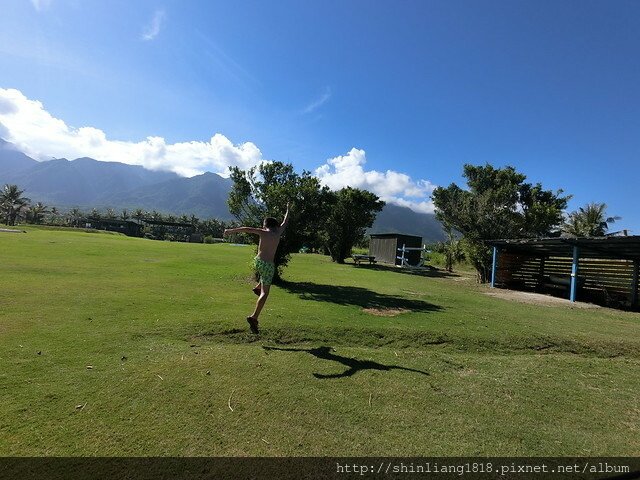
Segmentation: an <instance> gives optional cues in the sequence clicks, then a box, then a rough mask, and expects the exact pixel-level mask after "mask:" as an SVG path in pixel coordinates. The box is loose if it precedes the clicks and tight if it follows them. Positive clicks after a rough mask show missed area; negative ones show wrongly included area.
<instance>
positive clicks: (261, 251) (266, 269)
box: [224, 203, 289, 333]
mask: <svg viewBox="0 0 640 480" xmlns="http://www.w3.org/2000/svg"><path fill="white" fill-rule="evenodd" d="M287 223H289V204H288V203H287V212H286V213H285V215H284V220H282V223H281V224H279V225H278V221H277V220H276V219H275V218H273V217H267V218H265V219H264V222H263V223H262V228H253V227H238V228H228V229H226V230H225V231H224V235H228V234H230V233H251V234H254V235H259V236H260V243H259V244H258V255H257V256H256V258H255V259H254V262H255V267H256V270H257V271H258V273H259V274H260V282H259V283H258V285H256V286H255V287H254V288H253V292H254V293H255V294H256V295H259V297H258V301H257V302H256V308H255V310H254V311H253V313H252V314H251V315H250V316H248V317H247V322H249V327H250V328H251V332H252V333H258V332H259V330H258V316H259V315H260V312H261V311H262V307H264V304H265V302H266V301H267V297H268V296H269V289H270V288H271V281H272V280H273V275H274V273H275V271H276V268H275V264H274V263H273V259H274V257H275V255H276V249H277V248H278V244H279V243H280V237H281V236H282V233H283V232H284V229H285V228H287Z"/></svg>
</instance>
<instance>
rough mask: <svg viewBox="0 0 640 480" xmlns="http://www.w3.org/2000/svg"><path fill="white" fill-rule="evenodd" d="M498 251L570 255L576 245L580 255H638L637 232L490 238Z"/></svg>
mask: <svg viewBox="0 0 640 480" xmlns="http://www.w3.org/2000/svg"><path fill="white" fill-rule="evenodd" d="M486 243H487V244H489V245H491V246H495V247H498V248H499V249H500V251H501V252H509V253H519V254H523V255H531V256H538V257H571V256H573V247H574V246H577V247H578V249H579V255H580V257H582V258H585V257H589V258H602V259H624V260H637V259H640V236H639V235H634V236H628V237H588V238H587V237H579V238H571V237H567V238H564V237H555V238H527V239H515V240H489V241H487V242H486Z"/></svg>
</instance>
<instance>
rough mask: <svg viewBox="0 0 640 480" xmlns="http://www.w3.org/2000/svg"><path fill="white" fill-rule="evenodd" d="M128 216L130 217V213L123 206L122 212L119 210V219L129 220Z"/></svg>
mask: <svg viewBox="0 0 640 480" xmlns="http://www.w3.org/2000/svg"><path fill="white" fill-rule="evenodd" d="M130 218H131V214H130V213H129V211H128V210H127V209H126V208H123V209H122V212H120V219H121V220H129V219H130Z"/></svg>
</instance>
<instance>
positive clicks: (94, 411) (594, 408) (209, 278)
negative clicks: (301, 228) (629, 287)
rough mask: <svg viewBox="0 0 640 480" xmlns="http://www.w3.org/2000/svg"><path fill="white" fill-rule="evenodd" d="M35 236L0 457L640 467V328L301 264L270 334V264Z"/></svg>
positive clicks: (439, 278) (5, 265)
mask: <svg viewBox="0 0 640 480" xmlns="http://www.w3.org/2000/svg"><path fill="white" fill-rule="evenodd" d="M25 229H26V230H27V231H28V233H26V234H13V233H0V262H1V265H2V275H1V276H0V364H1V365H2V368H1V369H0V456H10V455H25V456H26V455H31V456H32V455H56V456H64V455H100V456H116V455H117V456H144V455H176V456H182V455H190V456H200V455H211V456H227V455H228V456H243V455H251V456H283V455H287V456H288V455H291V456H298V455H299V456H314V455H318V456H323V455H335V456H349V455H358V456H362V455H398V456H402V455H428V456H432V455H504V456H511V455H554V456H556V455H628V456H633V455H640V402H639V400H638V392H639V391H640V314H635V313H627V312H620V311H615V310H609V309H579V308H568V307H566V306H536V305H526V304H520V303H515V302H511V301H507V300H502V299H498V298H493V297H489V296H487V295H484V292H485V291H486V288H485V287H483V286H478V285H476V284H475V283H474V281H473V279H472V278H471V275H468V276H466V277H465V275H461V276H447V275H443V274H438V273H433V274H431V275H429V276H422V275H412V274H409V273H405V272H402V271H399V270H396V269H392V268H384V267H377V268H373V267H354V266H352V265H336V264H332V263H331V262H330V261H329V260H328V259H327V258H326V257H321V256H318V255H295V256H294V257H293V258H292V261H291V264H290V267H289V268H288V269H287V270H286V271H285V278H286V283H285V284H284V285H283V286H281V287H274V288H273V289H272V295H271V297H270V299H269V301H268V303H267V306H266V308H265V310H264V312H263V315H262V317H261V327H262V329H263V332H262V333H261V335H260V336H254V335H251V334H249V333H248V328H247V324H246V321H245V320H244V318H245V317H246V315H248V314H249V313H251V310H252V307H253V304H254V302H255V296H254V295H253V293H252V292H251V290H250V288H251V278H250V271H249V264H250V260H251V258H252V256H253V249H252V248H251V247H239V246H232V245H228V244H213V245H205V244H181V243H168V242H156V241H151V240H142V239H134V238H127V237H124V236H119V235H107V234H100V233H85V232H82V231H57V230H50V229H40V228H34V227H26V228H25ZM467 277H468V278H467ZM392 315H393V316H392ZM89 367H90V368H89Z"/></svg>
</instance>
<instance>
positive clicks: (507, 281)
mask: <svg viewBox="0 0 640 480" xmlns="http://www.w3.org/2000/svg"><path fill="white" fill-rule="evenodd" d="M540 261H541V259H540V258H538V257H530V256H527V255H517V254H513V253H501V254H500V255H499V256H498V270H497V272H496V284H497V285H499V286H503V287H507V288H509V287H520V288H525V289H535V288H536V287H537V285H538V284H539V277H540Z"/></svg>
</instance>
